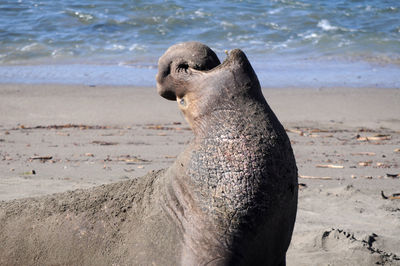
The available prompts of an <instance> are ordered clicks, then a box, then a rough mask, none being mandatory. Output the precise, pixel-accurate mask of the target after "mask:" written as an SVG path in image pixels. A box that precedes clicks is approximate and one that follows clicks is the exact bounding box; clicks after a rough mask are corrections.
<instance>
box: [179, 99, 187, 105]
mask: <svg viewBox="0 0 400 266" xmlns="http://www.w3.org/2000/svg"><path fill="white" fill-rule="evenodd" d="M179 104H180V105H182V106H186V102H185V99H183V98H182V99H180V100H179Z"/></svg>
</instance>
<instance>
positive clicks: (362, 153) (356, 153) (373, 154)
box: [350, 152, 376, 156]
mask: <svg viewBox="0 0 400 266" xmlns="http://www.w3.org/2000/svg"><path fill="white" fill-rule="evenodd" d="M350 154H351V155H353V156H355V155H367V156H375V155H376V153H375V152H354V153H350Z"/></svg>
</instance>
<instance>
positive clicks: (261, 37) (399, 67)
mask: <svg viewBox="0 0 400 266" xmlns="http://www.w3.org/2000/svg"><path fill="white" fill-rule="evenodd" d="M189 40H197V41H201V42H203V43H205V44H207V45H209V46H210V47H211V48H212V49H214V50H215V51H216V52H217V54H218V55H219V57H220V59H221V60H223V59H224V57H225V56H224V50H229V49H233V48H241V49H242V50H244V51H245V52H246V54H247V55H248V57H249V58H250V60H251V62H252V64H253V66H254V68H255V70H256V72H257V74H258V76H259V78H260V81H261V84H262V86H263V87H305V86H306V87H310V86H311V87H337V86H340V87H343V86H350V87H371V86H374V87H396V88H400V1H398V0H391V1H378V0H368V1H356V0H353V1H344V0H342V1H338V0H334V1H312V0H303V1H293V0H281V1H278V0H276V1H260V0H254V1H226V0H225V1H218V2H217V1H188V0H185V1H181V0H175V1H156V0H152V1H128V0H119V1H105V0H90V1H89V0H80V1H77V0H64V1H54V0H53V1H51V0H41V1H28V0H6V1H5V0H0V82H3V83H16V82H25V83H78V84H79V83H80V84H93V85H95V84H110V85H137V86H140V85H145V86H153V85H154V83H155V81H154V76H155V74H156V71H157V69H156V67H157V60H158V58H159V56H161V55H162V54H163V52H164V51H165V50H166V49H167V48H168V47H169V46H170V45H172V44H175V43H177V42H183V41H189Z"/></svg>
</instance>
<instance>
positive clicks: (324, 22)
mask: <svg viewBox="0 0 400 266" xmlns="http://www.w3.org/2000/svg"><path fill="white" fill-rule="evenodd" d="M317 26H318V27H320V28H321V29H323V30H325V31H331V30H337V29H339V28H338V27H335V26H332V25H331V23H329V21H328V20H326V19H322V20H320V21H319V22H318V24H317Z"/></svg>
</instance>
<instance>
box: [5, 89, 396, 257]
mask: <svg viewBox="0 0 400 266" xmlns="http://www.w3.org/2000/svg"><path fill="white" fill-rule="evenodd" d="M263 93H264V95H265V97H266V99H267V101H268V103H269V104H270V105H271V107H272V109H273V110H274V112H275V113H276V115H277V116H278V118H279V119H280V121H281V122H282V124H283V125H284V126H285V128H286V129H287V132H288V135H289V137H290V139H291V142H292V146H293V149H294V152H295V156H296V160H297V166H298V169H299V175H300V178H299V182H300V183H301V186H300V192H299V209H298V217H297V221H296V225H295V232H294V235H293V239H292V243H291V246H290V248H289V251H288V258H287V263H288V265H376V263H380V264H385V265H400V240H399V239H400V238H399V236H400V199H396V198H394V199H390V198H388V199H384V198H383V197H382V195H381V191H383V192H384V195H386V196H391V195H393V194H395V193H400V175H399V174H400V105H399V103H400V90H399V89H373V88H363V89H354V88H338V89H320V90H317V89H264V90H263ZM191 137H192V133H191V131H190V129H189V128H188V126H187V124H186V123H185V121H184V118H183V116H182V115H181V114H180V113H179V111H178V108H177V106H176V103H175V102H170V101H167V100H164V99H162V98H161V97H159V96H158V95H157V93H156V90H155V88H136V87H106V86H104V87H103V86H97V87H90V86H67V85H29V84H25V85H6V84H3V85H0V173H1V176H0V200H5V201H8V200H12V199H15V198H23V197H32V196H41V195H47V194H51V193H56V192H63V191H67V190H73V189H77V188H88V187H93V186H96V185H100V184H105V183H112V182H116V181H120V180H125V179H134V178H138V177H141V176H143V175H144V174H146V173H147V172H148V171H150V170H156V169H161V168H165V167H168V166H169V165H170V164H171V163H172V162H173V161H174V160H175V157H176V156H177V154H179V152H180V151H182V150H183V148H184V146H185V144H186V143H187V142H188V141H189V140H190V139H191Z"/></svg>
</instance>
